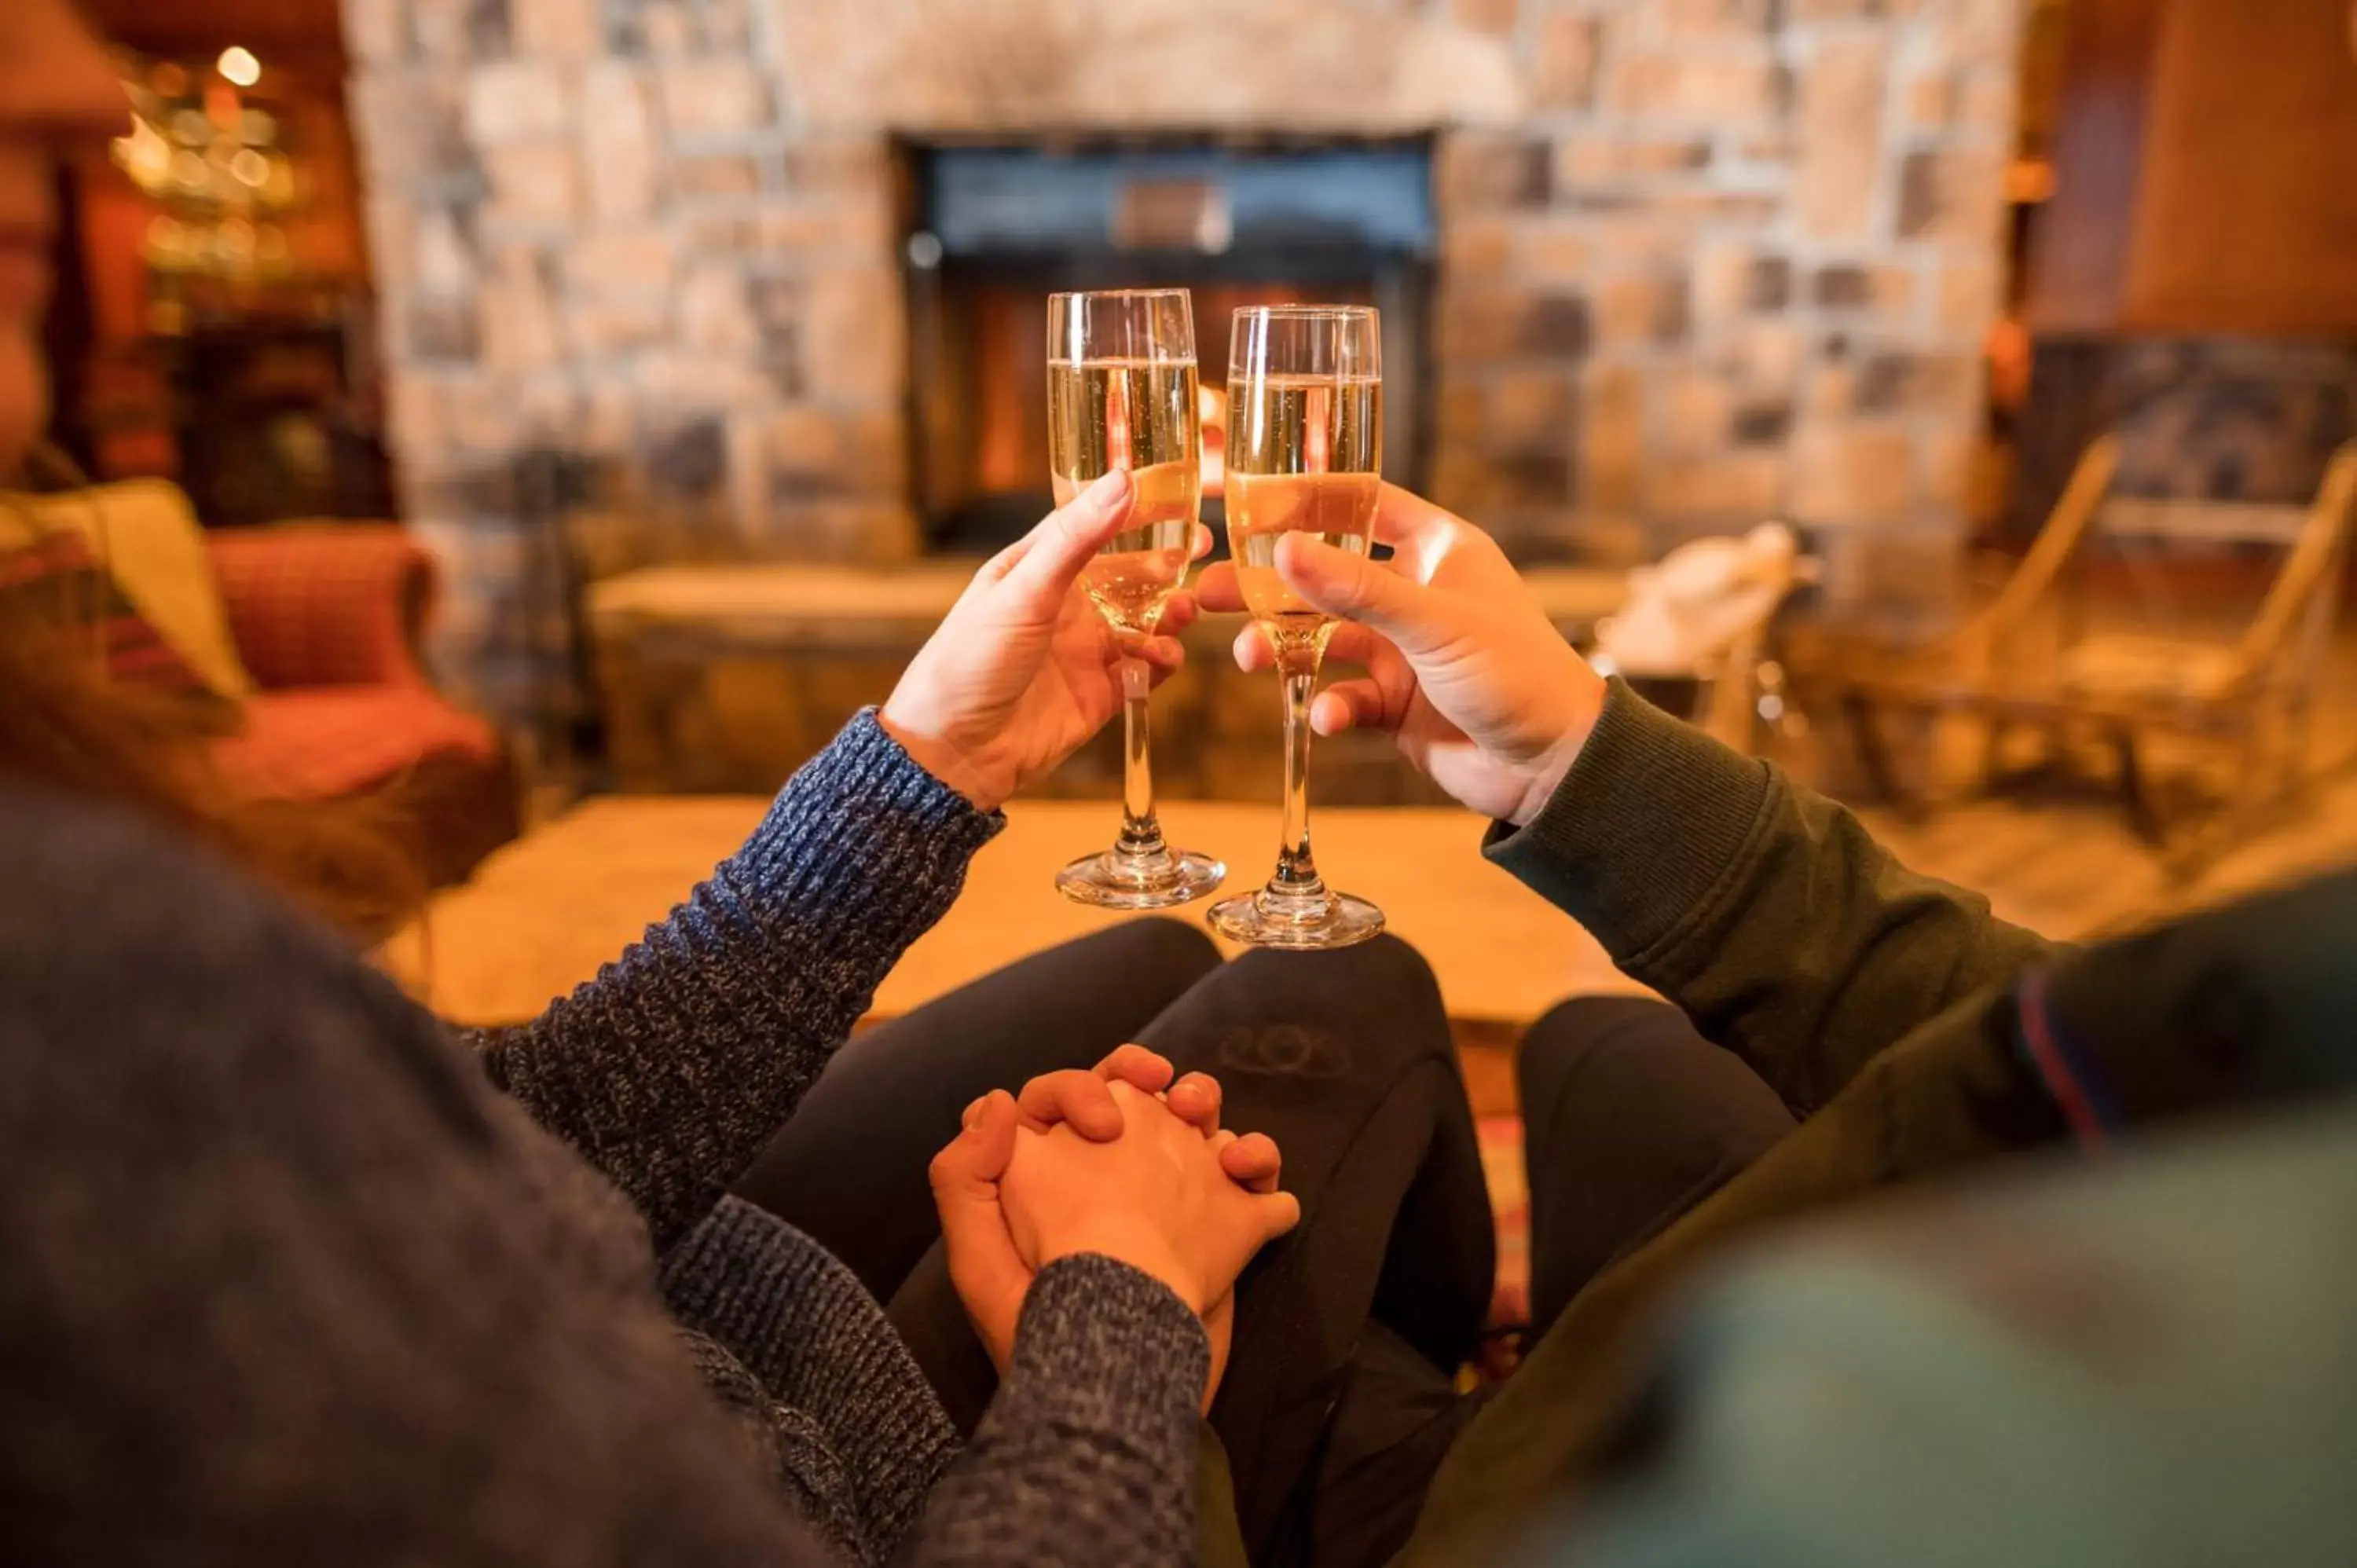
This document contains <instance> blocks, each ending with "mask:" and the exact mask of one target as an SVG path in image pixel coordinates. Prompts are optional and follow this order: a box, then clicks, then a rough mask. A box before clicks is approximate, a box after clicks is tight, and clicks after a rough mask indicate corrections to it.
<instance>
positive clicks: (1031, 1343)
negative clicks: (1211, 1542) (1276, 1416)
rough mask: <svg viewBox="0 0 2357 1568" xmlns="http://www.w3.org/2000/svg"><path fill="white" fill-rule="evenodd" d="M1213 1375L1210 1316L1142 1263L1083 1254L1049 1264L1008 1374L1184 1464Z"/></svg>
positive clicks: (1059, 1407) (1064, 1409) (1070, 1416)
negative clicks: (1204, 1318)
mask: <svg viewBox="0 0 2357 1568" xmlns="http://www.w3.org/2000/svg"><path fill="white" fill-rule="evenodd" d="M1009 1377H1010V1380H1012V1379H1017V1378H1020V1379H1026V1380H1028V1382H1029V1385H1030V1390H1031V1391H1032V1393H1033V1394H1034V1395H1035V1396H1036V1397H1038V1398H1039V1399H1041V1400H1042V1401H1043V1402H1046V1403H1047V1404H1049V1405H1052V1406H1053V1407H1054V1408H1055V1410H1056V1412H1057V1413H1058V1415H1059V1416H1060V1418H1062V1419H1064V1420H1067V1421H1070V1422H1074V1423H1080V1424H1084V1425H1091V1426H1098V1427H1101V1428H1102V1429H1103V1430H1105V1431H1108V1432H1114V1433H1119V1434H1124V1435H1125V1436H1126V1437H1128V1438H1129V1439H1130V1440H1131V1441H1133V1442H1135V1441H1140V1440H1145V1441H1151V1442H1154V1443H1156V1444H1159V1445H1161V1446H1165V1447H1167V1448H1168V1451H1169V1453H1170V1454H1171V1455H1173V1463H1174V1464H1177V1465H1181V1466H1183V1465H1184V1463H1185V1460H1186V1456H1187V1455H1189V1454H1191V1453H1193V1452H1194V1447H1195V1422H1196V1412H1197V1411H1198V1410H1199V1409H1200V1406H1201V1404H1202V1402H1203V1384H1204V1382H1205V1381H1206V1380H1208V1379H1209V1378H1210V1377H1211V1340H1210V1338H1209V1337H1206V1336H1205V1334H1204V1332H1203V1325H1202V1323H1201V1321H1200V1319H1198V1318H1197V1317H1196V1316H1195V1313H1194V1310H1193V1309H1192V1308H1191V1307H1189V1305H1187V1304H1186V1303H1185V1302H1183V1301H1181V1300H1179V1294H1178V1293H1177V1292H1176V1291H1173V1290H1172V1289H1171V1288H1170V1287H1169V1286H1168V1285H1166V1284H1164V1283H1162V1282H1161V1281H1159V1280H1157V1279H1156V1278H1154V1277H1153V1276H1152V1275H1151V1274H1148V1273H1146V1272H1145V1271H1144V1270H1142V1269H1135V1268H1132V1267H1131V1266H1130V1265H1129V1264H1127V1263H1123V1262H1115V1261H1114V1260H1113V1259H1111V1258H1107V1257H1103V1256H1101V1255H1100V1254H1097V1253H1094V1252H1082V1253H1078V1254H1075V1255H1074V1256H1072V1257H1069V1258H1060V1259H1058V1260H1057V1261H1056V1262H1052V1263H1050V1264H1049V1265H1048V1266H1047V1267H1046V1268H1044V1269H1042V1270H1040V1271H1039V1275H1038V1277H1037V1278H1035V1279H1034V1280H1033V1281H1032V1282H1031V1291H1030V1294H1028V1295H1027V1296H1026V1297H1024V1300H1023V1315H1022V1316H1021V1317H1020V1318H1019V1319H1018V1320H1017V1323H1016V1327H1015V1364H1014V1367H1013V1368H1012V1369H1011V1370H1010V1373H1009Z"/></svg>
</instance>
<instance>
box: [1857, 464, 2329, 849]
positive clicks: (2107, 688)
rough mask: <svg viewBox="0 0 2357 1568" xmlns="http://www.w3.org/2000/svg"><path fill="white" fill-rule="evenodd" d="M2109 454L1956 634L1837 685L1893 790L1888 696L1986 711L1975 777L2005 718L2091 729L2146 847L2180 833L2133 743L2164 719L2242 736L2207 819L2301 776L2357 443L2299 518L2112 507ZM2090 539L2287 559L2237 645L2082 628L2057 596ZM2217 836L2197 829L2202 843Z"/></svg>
mask: <svg viewBox="0 0 2357 1568" xmlns="http://www.w3.org/2000/svg"><path fill="white" fill-rule="evenodd" d="M2116 458H2117V447H2116V445H2115V438H2114V437H2111V436H2106V437H2104V438H2103V439H2102V440H2099V441H2097V442H2096V443H2094V445H2093V446H2090V447H2089V448H2088V450H2087V453H2086V455H2085V456H2083V457H2082V459H2081V460H2080V464H2079V467H2078V469H2077V471H2076V472H2075V473H2074V474H2073V476H2072V481H2071V484H2070V486H2069V488H2068V489H2066V490H2065V491H2064V493H2063V496H2062V499H2061V501H2060V502H2059V503H2058V504H2057V506H2056V508H2055V510H2054V513H2053V515H2052V517H2051V518H2050V520H2049V521H2048V523H2047V526H2046V528H2045V529H2044V530H2043V531H2041V532H2040V535H2039V538H2038V540H2037V542H2035V543H2034V544H2033V545H2032V547H2031V549H2030V551H2029V554H2028V555H2027V556H2025V557H2024V558H2023V561H2022V563H2021V565H2020V566H2019V568H2018V569H2017V571H2016V572H2015V573H2014V575H2013V576H2012V577H2011V578H2010V579H2009V580H2008V581H2007V584H2006V585H2005V587H2004V589H2003V590H2002V591H2001V592H2000V593H1999V594H1998V595H1997V596H1996V599H1995V600H1994V601H1993V602H1992V603H1991V604H1990V605H1989V606H1988V607H1987V608H1986V609H1985V610H1983V611H1982V612H1981V613H1980V614H1979V615H1978V616H1976V617H1975V618H1974V619H1973V620H1972V621H1971V622H1969V623H1968V624H1967V625H1966V626H1965V627H1964V628H1963V629H1962V630H1960V631H1959V632H1958V633H1957V634H1956V635H1955V637H1954V638H1953V639H1950V640H1949V641H1947V642H1946V643H1944V644H1943V645H1941V646H1940V647H1938V648H1936V649H1934V650H1930V651H1929V652H1927V653H1926V654H1924V655H1922V656H1921V657H1918V658H1916V659H1912V660H1903V659H1902V660H1889V661H1886V662H1885V663H1883V665H1882V667H1881V668H1880V669H1878V670H1874V671H1867V672H1861V673H1857V674H1854V675H1851V676H1849V677H1848V678H1846V680H1844V681H1842V682H1840V683H1839V684H1840V689H1841V693H1842V698H1843V702H1844V705H1845V707H1846V709H1847V711H1848V714H1849V717H1850V720H1851V724H1852V729H1853V733H1854V735H1855V736H1857V742H1858V746H1859V751H1860V757H1861V761H1863V762H1864V764H1865V766H1866V767H1867V770H1868V772H1869V774H1870V775H1871V776H1873V778H1874V779H1875V781H1876V782H1877V783H1878V785H1880V786H1883V787H1885V788H1886V789H1890V790H1891V792H1892V793H1893V794H1894V795H1896V794H1897V793H1898V791H1897V790H1896V789H1895V788H1894V787H1893V771H1892V769H1891V768H1890V765H1889V757H1888V754H1887V752H1886V750H1885V748H1884V746H1883V744H1882V736H1881V733H1880V729H1879V718H1880V715H1881V714H1883V713H1884V712H1887V711H1889V710H1890V709H1893V708H1897V709H1902V710H1913V711H1916V712H1919V713H1921V712H1925V711H1932V712H1939V711H1947V712H1964V713H1969V714H1975V715H1976V716H1979V717H1982V718H1984V719H1986V721H1987V723H1988V726H1989V728H1988V734H1987V738H1986V745H1985V750H1984V764H1983V777H1984V783H1985V784H1993V783H1995V782H1996V772H1997V764H1998V761H1999V759H2000V757H2001V756H2002V752H2003V748H2004V746H2005V743H2006V740H2007V736H2008V733H2009V732H2010V731H2012V730H2014V729H2017V728H2022V727H2031V728H2036V729H2038V730H2040V731H2042V732H2043V733H2044V734H2045V735H2046V736H2047V737H2048V741H2049V745H2048V748H2047V749H2048V753H2049V757H2051V756H2052V755H2054V754H2056V753H2058V752H2059V751H2060V750H2061V746H2062V745H2063V744H2064V742H2065V741H2066V740H2067V738H2068V736H2070V735H2071V734H2072V733H2073V732H2076V733H2080V734H2084V733H2087V732H2089V731H2093V732H2094V733H2096V734H2099V735H2101V736H2103V737H2104V739H2105V740H2106V741H2107V742H2108V744H2109V745H2110V746H2111V748H2112V749H2113V751H2114V752H2115V756H2116V757H2117V759H2118V770H2119V780H2118V781H2119V787H2120V790H2121V794H2122V798H2123V800H2124V803H2125V804H2126V809H2127V811H2128V814H2129V820H2130V822H2131V823H2132V824H2133V825H2134V826H2135V827H2136V830H2137V832H2139V833H2140V834H2141V835H2142V836H2144V837H2145V838H2146V839H2147V841H2148V842H2151V843H2155V844H2156V845H2169V844H2171V843H2174V842H2176V840H2177V838H2178V835H2177V833H2176V832H2174V830H2175V828H2176V827H2177V826H2179V824H2177V823H2173V822H2169V821H2165V820H2164V817H2163V814H2162V812H2161V811H2160V809H2159V806H2158V803H2157V802H2156V800H2154V798H2153V795H2152V793H2151V791H2150V789H2149V788H2148V784H2147V777H2146V769H2145V766H2144V762H2145V758H2144V757H2143V754H2142V751H2141V749H2140V745H2139V743H2140V740H2141V739H2142V738H2143V737H2145V736H2148V735H2150V734H2152V733H2154V732H2156V731H2169V732H2174V733H2177V734H2180V735H2185V736H2194V737H2197V738H2200V739H2202V740H2206V741H2211V742H2221V743H2224V744H2226V745H2229V746H2233V747H2234V748H2235V750H2236V754H2237V757H2236V760H2237V764H2238V768H2237V773H2236V776H2235V783H2234V788H2233V799H2231V800H2226V801H2224V802H2223V803H2222V804H2223V809H2222V810H2221V811H2213V812H2208V813H2204V815H2205V816H2206V817H2207V818H2208V821H2206V822H2204V823H2203V824H2202V826H2203V828H2204V829H2205V830H2218V829H2231V828H2233V827H2235V826H2239V825H2241V824H2243V823H2244V822H2248V821H2249V820H2250V819H2251V818H2252V817H2253V816H2254V815H2255V813H2257V812H2259V811H2264V810H2266V809H2269V808H2272V807H2274V806H2276V805H2278V804H2280V803H2281V802H2282V801H2283V800H2285V799H2287V797H2289V796H2291V795H2293V794H2296V793H2297V792H2298V790H2299V789H2301V787H2302V786H2303V785H2304V783H2305V782H2306V773H2307V766H2308V752H2309V726H2310V722H2311V719H2312V715H2313V712H2314V708H2315V705H2316V701H2317V698H2318V695H2319V688H2320V686H2321V684H2322V681H2323V676H2324V662H2325V658H2326V655H2327V653H2328V650H2329V649H2330V643H2331V638H2332V629H2333V625H2334V620H2335V618H2336V615H2337V612H2338V607H2339V598H2340V589H2341V577H2342V575H2343V573H2342V568H2343V565H2344V564H2345V562H2346V560H2347V552H2348V549H2349V532H2350V530H2351V527H2352V508H2357V443H2351V444H2350V445H2348V446H2343V447H2341V450H2340V451H2338V452H2337V453H2335V454H2334V456H2333V457H2332V460H2331V462H2330V464H2329V465H2328V467H2327V468H2326V470H2325V477H2324V482H2323V484H2322V485H2321V486H2320V487H2319V490H2318V492H2317V496H2316V499H2315V501H2314V503H2313V504H2312V505H2310V506H2309V508H2308V509H2307V510H2306V511H2305V512H2304V513H2301V512H2298V511H2291V510H2289V509H2280V508H2272V507H2233V506H2222V507H2216V508H2210V509H2203V510H2200V511H2198V512H2190V513H2188V512H2183V511H2179V510H2176V509H2170V508H2166V507H2155V506H2149V505H2144V504H2140V503H2136V502H2124V501H2113V502H2111V503H2110V504H2109V505H2106V504H2104V492H2105V491H2106V489H2108V488H2109V485H2110V480H2111V474H2112V470H2113V467H2114V466H2115V462H2116ZM2287 513H2288V516H2287ZM2098 539H2100V540H2102V541H2104V542H2111V543H2118V542H2124V541H2131V540H2133V541H2143V542H2157V543H2159V544H2161V545H2164V546H2166V545H2169V544H2170V543H2172V542H2174V543H2190V542H2199V543H2201V545H2204V546H2218V545H2238V546H2269V547H2274V548H2278V549H2281V550H2283V556H2282V561H2281V564H2280V565H2279V567H2278V568H2277V570H2276V575H2275V576H2274V579H2273V580H2272V582H2271V583H2270V584H2269V585H2268V587H2267V589H2266V593H2265V595H2264V596H2263V597H2262V598H2261V599H2260V600H2259V602H2258V606H2257V609H2256V611H2255V614H2254V616H2253V618H2252V619H2251V620H2250V622H2249V624H2248V626H2247V627H2246V628H2244V630H2243V631H2242V633H2241V634H2240V635H2239V636H2238V637H2236V638H2234V639H2232V640H2231V641H2220V640H2218V639H2214V638H2210V639H2204V638H2201V637H2196V636H2190V635H2188V636H2179V635H2165V636H2150V635H2121V634H2115V633H2110V632H2105V631H2101V630H2093V629H2090V628H2089V627H2088V625H2087V624H2086V623H2087V618H2086V616H2085V614H2084V606H2083V604H2082V603H2080V602H2078V598H2079V596H2076V595H2073V594H2072V593H2070V592H2068V591H2066V590H2067V585H2068V583H2069V580H2070V574H2069V573H2068V572H2067V571H2066V568H2068V567H2070V566H2071V565H2072V563H2074V562H2075V561H2078V560H2080V559H2081V558H2082V557H2083V555H2084V554H2085V553H2086V552H2087V549H2088V546H2089V545H2090V543H2091V542H2093V541H2094V540H2098ZM2216 836H2217V835H2216V832H2214V831H2204V832H2197V833H2196V834H2195V835H2194V838H2193V846H2192V847H2193V849H2194V852H2195V853H2196V854H2198V853H2199V849H2200V848H2201V846H2203V845H2205V844H2206V843H2211V842H2214V841H2215V838H2216Z"/></svg>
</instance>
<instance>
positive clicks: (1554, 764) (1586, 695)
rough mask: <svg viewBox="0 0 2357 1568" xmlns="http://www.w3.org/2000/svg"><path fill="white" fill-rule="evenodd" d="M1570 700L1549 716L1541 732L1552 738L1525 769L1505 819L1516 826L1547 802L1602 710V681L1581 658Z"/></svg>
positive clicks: (1535, 815) (1533, 817)
mask: <svg viewBox="0 0 2357 1568" xmlns="http://www.w3.org/2000/svg"><path fill="white" fill-rule="evenodd" d="M1570 686H1571V693H1572V696H1571V700H1570V701H1569V702H1567V703H1565V705H1564V709H1563V711H1562V712H1561V713H1560V714H1555V715H1554V716H1553V717H1551V718H1550V719H1549V721H1548V722H1547V724H1546V725H1545V726H1544V728H1543V729H1542V731H1541V733H1542V734H1544V735H1547V736H1552V737H1553V738H1552V739H1551V740H1548V741H1546V742H1544V744H1543V745H1542V746H1540V749H1539V753H1538V756H1537V757H1535V758H1534V759H1533V761H1532V762H1531V764H1530V766H1529V767H1528V768H1526V769H1525V770H1524V774H1523V796H1522V800H1520V801H1519V802H1517V804H1516V805H1515V807H1514V809H1513V811H1512V812H1510V813H1508V815H1507V818H1506V820H1507V821H1508V822H1512V824H1513V825H1514V826H1515V827H1518V828H1526V827H1528V826H1530V825H1531V823H1532V822H1534V821H1536V820H1537V818H1538V815H1539V813H1540V812H1542V811H1545V810H1546V808H1547V802H1548V801H1550V800H1554V799H1555V791H1556V790H1558V789H1562V788H1563V781H1564V779H1566V778H1568V777H1569V776H1570V774H1571V769H1572V765H1573V764H1574V763H1576V762H1577V761H1578V760H1579V754H1580V752H1581V751H1582V750H1583V749H1584V748H1585V747H1586V746H1587V737H1588V736H1590V735H1592V734H1594V733H1595V731H1596V721H1597V719H1598V717H1599V716H1601V714H1603V712H1604V690H1605V687H1604V681H1603V678H1602V677H1601V676H1599V675H1598V674H1597V673H1596V671H1594V670H1592V669H1590V668H1589V667H1588V665H1587V661H1586V660H1581V661H1580V665H1579V671H1578V675H1577V677H1576V678H1575V679H1574V680H1573V681H1572V682H1570Z"/></svg>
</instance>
